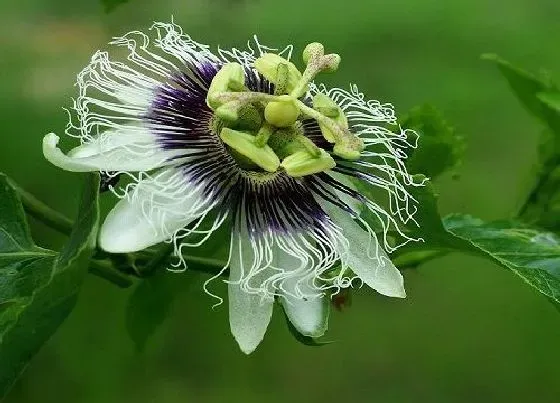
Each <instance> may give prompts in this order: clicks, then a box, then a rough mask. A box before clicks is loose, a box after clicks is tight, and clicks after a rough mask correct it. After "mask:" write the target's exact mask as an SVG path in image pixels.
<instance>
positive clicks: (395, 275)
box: [321, 203, 406, 298]
mask: <svg viewBox="0 0 560 403" xmlns="http://www.w3.org/2000/svg"><path fill="white" fill-rule="evenodd" d="M321 205H322V206H323V208H325V209H326V211H327V213H328V214H329V217H330V218H331V220H333V222H334V223H335V224H336V225H338V226H339V227H340V228H341V229H342V233H343V234H344V236H345V237H346V239H347V241H348V250H347V251H346V250H342V248H341V251H340V253H341V259H342V261H343V263H344V264H345V265H348V267H350V268H351V269H352V271H353V272H354V273H356V275H357V276H358V277H360V279H361V280H362V281H363V282H364V283H366V284H367V285H369V286H370V287H371V288H373V289H374V290H376V291H377V292H379V293H380V294H383V295H387V296H389V297H399V298H404V297H406V293H405V290H404V279H403V277H402V275H401V273H400V271H399V270H398V269H397V268H396V267H395V265H394V264H393V263H392V262H391V260H390V259H389V257H388V256H387V254H386V253H385V251H384V250H383V248H382V247H381V245H378V243H377V240H376V239H375V238H370V235H369V234H368V233H367V232H366V231H365V230H363V229H362V228H361V227H360V226H359V225H358V223H357V222H356V221H354V219H353V218H352V217H351V216H350V215H349V214H348V213H347V212H345V211H343V210H341V209H339V208H338V207H336V206H333V205H332V204H330V203H321ZM368 249H369V251H370V254H371V255H374V254H375V252H377V255H378V257H379V260H381V262H380V261H379V260H378V259H376V258H372V257H370V256H369V255H368Z"/></svg>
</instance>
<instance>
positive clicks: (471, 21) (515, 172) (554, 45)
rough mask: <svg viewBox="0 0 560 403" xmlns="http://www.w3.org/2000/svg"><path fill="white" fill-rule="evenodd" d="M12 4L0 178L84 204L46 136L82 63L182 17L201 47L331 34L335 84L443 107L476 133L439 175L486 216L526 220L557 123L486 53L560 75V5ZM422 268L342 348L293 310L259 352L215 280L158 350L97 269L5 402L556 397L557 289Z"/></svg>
mask: <svg viewBox="0 0 560 403" xmlns="http://www.w3.org/2000/svg"><path fill="white" fill-rule="evenodd" d="M1 9H2V24H1V25H0V54H1V55H2V56H1V57H0V72H1V75H0V80H1V81H0V82H1V87H0V88H1V91H0V108H1V109H0V110H1V112H0V114H1V119H2V120H1V121H2V129H3V131H2V142H1V146H0V170H1V171H4V172H5V173H7V174H8V175H10V176H12V177H13V178H14V179H15V180H17V181H19V182H20V183H21V184H22V185H24V186H25V187H26V188H27V189H28V190H30V191H32V192H34V193H36V194H37V195H38V196H39V197H41V198H42V199H44V200H45V201H47V202H48V203H49V204H51V205H53V206H56V207H58V208H60V210H62V211H64V212H66V213H68V214H73V212H74V210H75V208H76V205H77V199H78V196H79V177H78V175H72V174H69V173H66V172H62V171H60V170H58V169H56V168H54V167H52V166H50V165H49V164H47V163H46V162H45V161H44V160H43V158H42V154H41V147H40V144H41V139H42V136H43V135H44V134H46V133H47V132H49V131H55V132H57V133H59V134H60V133H62V132H63V130H64V126H65V124H66V114H65V112H64V111H63V110H62V109H61V108H62V107H63V106H70V105H71V97H72V96H74V95H75V87H73V83H74V80H75V74H76V73H77V72H78V71H79V70H80V69H81V68H82V67H83V66H84V65H85V64H87V62H88V60H89V57H90V55H91V53H92V52H94V51H95V50H96V49H98V48H99V47H104V46H105V45H104V44H105V43H107V41H108V40H109V39H110V37H111V36H113V35H118V34H121V33H124V32H126V31H129V30H133V29H146V28H147V27H148V26H149V25H150V23H151V21H153V20H164V21H169V20H170V18H171V15H174V17H175V21H176V22H177V23H179V24H180V25H182V26H183V28H184V29H185V31H186V32H188V33H189V34H191V36H192V37H193V38H194V39H195V40H198V41H200V42H206V43H209V44H211V45H218V44H220V45H222V46H224V47H229V46H232V45H235V46H243V44H244V43H245V41H246V40H247V39H248V38H250V37H251V35H252V34H254V33H257V34H258V35H259V37H260V39H261V42H262V43H266V44H271V45H278V46H280V45H282V44H286V43H293V44H294V45H295V46H296V49H298V50H299V51H301V49H302V47H303V46H304V45H305V44H306V43H307V42H310V41H317V40H318V41H321V42H323V43H325V44H326V46H327V49H328V50H330V51H335V52H338V53H340V54H341V55H342V60H343V62H342V64H341V68H340V70H339V72H338V73H337V74H336V75H333V76H329V77H326V81H327V82H328V83H336V84H337V85H339V86H345V85H346V83H347V82H348V81H352V82H356V83H358V84H359V85H360V88H361V89H362V90H363V91H364V92H365V93H366V94H367V95H368V96H369V97H372V98H376V99H379V100H381V101H386V102H392V103H394V104H395V106H396V107H397V110H398V111H400V112H401V113H404V112H406V111H407V110H408V109H409V108H410V107H412V106H414V105H417V104H421V103H424V102H430V103H432V104H434V105H435V106H437V107H438V108H440V109H441V110H442V111H443V112H444V114H445V115H446V116H447V118H448V120H449V121H450V122H451V123H452V124H454V125H455V126H456V127H457V129H458V131H459V132H460V133H462V134H463V135H464V136H465V138H466V141H467V144H468V150H467V153H466V156H465V160H464V164H463V165H462V167H461V168H459V169H458V172H457V173H458V176H457V177H453V175H451V174H449V175H447V176H446V177H443V178H441V179H439V180H438V181H437V187H438V190H439V191H440V193H441V199H440V204H441V208H442V211H443V212H445V213H447V212H469V213H472V214H473V215H475V216H478V217H480V218H483V219H498V218H507V217H510V216H512V215H513V214H514V213H515V209H516V208H517V207H518V206H519V204H520V202H521V200H522V199H523V196H524V194H525V193H526V191H527V189H528V188H529V186H530V184H531V169H532V166H533V164H534V161H535V157H536V144H537V135H538V133H539V130H540V128H539V126H538V124H536V123H535V122H534V121H532V120H531V118H530V117H529V116H528V115H527V114H526V113H525V112H524V111H523V110H522V108H521V107H520V105H518V103H517V101H516V100H515V99H514V97H513V95H512V94H511V93H510V92H509V90H508V88H507V86H506V84H505V82H504V81H503V80H502V79H501V77H500V76H499V74H498V73H497V71H496V70H495V68H494V67H493V66H492V65H490V64H489V63H488V62H483V61H481V60H480V59H479V55H480V54H481V53H483V52H496V53H498V54H500V55H501V56H503V57H504V58H506V59H509V60H511V61H513V62H515V63H517V64H519V65H522V66H524V67H526V68H529V69H533V70H538V69H539V68H540V67H541V66H546V67H547V68H548V69H549V70H550V71H551V72H553V73H556V77H557V78H558V77H560V52H559V49H560V47H559V44H560V24H559V23H558V21H559V17H560V3H559V2H558V1H556V0H509V1H508V2H498V1H494V2H490V1H486V0H455V1H450V2H445V1H442V0H393V1H382V0H369V1H364V0H344V1H334V0H333V1H324V0H323V1H319V0H307V1H301V0H276V1H265V0H235V1H234V0H229V1H228V0H159V1H157V2H148V1H146V0H130V2H129V3H128V4H125V5H123V6H122V7H120V8H118V9H117V10H116V11H115V12H114V13H112V14H109V15H107V14H105V13H104V12H103V8H102V6H101V5H100V4H99V3H98V2H97V1H96V0H88V1H75V0H73V1H70V0H19V1H17V2H16V1H14V2H8V1H4V2H3V4H2V7H1ZM299 51H298V53H299ZM66 144H69V143H66ZM103 202H104V203H105V204H108V205H110V204H111V203H112V200H111V197H110V196H109V195H106V196H104V200H103ZM33 230H34V233H35V235H36V238H37V240H38V241H39V243H40V244H41V245H44V246H47V247H56V246H57V245H59V244H60V242H61V241H62V239H61V238H60V237H59V236H58V235H57V234H55V233H54V232H51V231H49V230H48V229H46V228H44V227H43V226H41V225H39V224H37V223H33ZM219 244H220V240H214V242H213V245H216V246H219ZM169 275H172V274H169ZM405 277H406V285H407V290H408V298H407V299H406V300H404V301H402V300H392V299H388V298H383V297H380V296H378V295H375V294H374V293H373V292H370V291H369V290H366V289H363V290H361V291H360V292H357V293H356V294H355V297H354V301H353V306H352V307H351V309H347V310H345V311H343V312H342V313H338V312H334V313H333V314H332V317H331V325H330V331H329V334H328V336H327V338H328V339H330V340H336V343H334V344H330V345H328V346H325V347H321V348H312V347H305V346H302V345H300V344H298V343H297V342H296V341H294V340H293V338H292V337H291V336H290V334H289V333H288V331H287V329H286V326H285V323H284V319H283V318H282V315H280V314H279V312H277V314H276V315H275V317H274V318H273V323H272V324H271V326H270V327H269V331H268V333H267V336H266V338H265V341H264V342H263V343H262V345H261V346H260V347H259V348H258V350H257V351H256V352H255V353H254V354H253V355H251V356H249V357H247V356H245V355H243V354H242V353H241V352H240V351H239V350H238V348H237V345H236V344H235V342H234V340H233V338H232V337H231V335H230V334H229V325H228V320H227V305H223V306H221V307H218V308H217V309H215V310H212V309H211V305H212V304H213V303H214V300H212V299H210V298H208V297H207V296H206V295H205V294H204V293H203V292H202V290H201V284H202V282H203V281H204V280H205V277H204V276H199V275H187V276H178V277H177V281H178V282H181V283H184V291H183V292H181V294H180V296H179V298H178V299H177V300H176V303H175V305H174V306H173V309H172V313H171V316H170V317H169V318H168V320H167V321H166V322H165V323H164V324H163V326H162V327H161V328H160V329H159V330H158V332H157V334H156V335H155V337H153V338H152V339H151V340H150V341H149V343H148V346H147V348H146V350H145V351H144V352H143V353H138V352H137V351H136V349H135V347H134V345H133V343H132V342H131V341H130V340H129V338H128V336H127V333H126V329H125V319H124V318H125V308H126V304H127V299H128V298H129V296H130V293H131V290H121V289H117V288H116V287H115V286H113V285H111V284H108V283H106V282H104V281H103V280H100V279H98V278H94V277H91V276H89V278H88V280H87V282H86V284H85V286H84V289H83V292H82V294H81V297H80V301H79V303H78V306H77V308H76V309H75V311H74V312H73V313H72V315H71V316H70V317H69V319H68V320H67V321H66V322H65V323H64V325H63V326H62V327H61V329H60V330H59V331H58V333H57V334H56V335H55V336H54V337H53V338H52V339H51V340H50V341H49V342H48V343H47V344H46V345H45V346H44V348H43V349H42V350H41V352H40V353H39V354H38V356H37V357H36V358H35V359H34V360H33V361H32V362H31V364H30V366H29V367H28V369H27V371H26V372H25V374H24V376H23V377H22V378H21V379H20V381H19V382H18V383H17V384H16V386H15V387H14V389H13V390H12V392H11V394H10V395H9V396H8V398H7V399H6V401H7V402H8V403H44V402H55V401H58V402H71V403H81V402H84V403H113V402H119V403H121V402H135V403H147V402H158V403H167V402H169V403H177V402H197V403H211V402H212V403H213V402H236V401H244V402H270V403H273V402H309V403H312V402H342V401H345V402H347V401H349V402H382V403H390V402H472V401H478V402H557V401H559V399H560V382H559V381H558V380H559V379H560V366H559V365H558V363H559V362H560V348H558V341H559V340H560V316H559V314H558V312H556V311H555V309H554V307H553V306H552V305H551V304H549V303H548V302H547V301H546V299H545V298H544V297H542V296H540V295H538V294H537V292H536V291H534V290H533V289H531V288H529V287H527V286H525V285H524V284H523V282H522V281H521V280H520V279H518V278H516V277H514V276H513V275H512V274H511V273H510V272H507V271H505V270H503V269H500V268H499V267H497V266H494V265H493V264H491V263H489V262H486V261H483V260H479V259H475V258H471V257H466V256H463V255H458V254H457V255H450V256H447V257H445V258H441V259H438V260H437V261H433V262H430V263H428V264H425V265H424V266H422V267H420V268H419V269H418V270H415V271H407V272H406V273H405ZM218 291H219V292H221V293H222V295H223V294H224V290H223V288H221V289H220V288H219V287H218Z"/></svg>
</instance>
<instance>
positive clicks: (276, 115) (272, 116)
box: [264, 95, 299, 127]
mask: <svg viewBox="0 0 560 403" xmlns="http://www.w3.org/2000/svg"><path fill="white" fill-rule="evenodd" d="M298 116H299V109H298V107H297V106H296V104H295V102H294V99H293V98H292V97H290V96H288V95H283V96H280V97H278V100H277V101H271V102H269V103H268V104H267V105H266V108H265V109H264V118H265V119H266V121H267V122H268V123H270V124H271V125H273V126H276V127H289V126H292V125H293V124H294V123H295V122H296V120H297V117H298Z"/></svg>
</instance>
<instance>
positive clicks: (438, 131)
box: [400, 105, 465, 179]
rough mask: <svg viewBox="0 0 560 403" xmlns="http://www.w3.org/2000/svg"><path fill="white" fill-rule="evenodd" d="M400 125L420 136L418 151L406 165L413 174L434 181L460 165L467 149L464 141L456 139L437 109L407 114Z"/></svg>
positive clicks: (413, 150) (418, 108) (410, 156)
mask: <svg viewBox="0 0 560 403" xmlns="http://www.w3.org/2000/svg"><path fill="white" fill-rule="evenodd" d="M400 124H401V126H402V127H404V128H406V129H413V130H415V131H416V132H417V133H418V134H419V138H418V147H417V148H416V149H412V152H411V155H409V158H408V160H407V162H406V166H407V168H408V171H409V172H410V173H414V174H424V175H426V176H428V177H430V178H432V179H433V178H435V177H437V176H439V175H441V174H442V173H443V172H445V171H448V170H450V169H453V168H455V167H456V166H457V165H458V163H459V162H460V160H461V158H462V156H463V152H464V149H465V146H464V141H463V138H462V137H460V136H459V135H457V133H456V131H455V129H454V128H453V127H452V126H450V125H449V124H448V123H447V122H446V121H445V119H444V118H443V116H442V114H441V113H440V112H439V111H438V110H437V109H436V108H434V107H433V106H431V105H422V106H417V107H415V108H413V109H411V110H410V111H409V112H408V114H407V115H406V116H405V117H404V118H403V119H402V120H401V122H400ZM410 140H411V141H414V139H410Z"/></svg>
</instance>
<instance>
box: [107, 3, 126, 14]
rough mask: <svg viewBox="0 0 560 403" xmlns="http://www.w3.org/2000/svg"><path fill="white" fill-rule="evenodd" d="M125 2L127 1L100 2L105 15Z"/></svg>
mask: <svg viewBox="0 0 560 403" xmlns="http://www.w3.org/2000/svg"><path fill="white" fill-rule="evenodd" d="M127 2H128V0H101V4H103V7H104V8H105V12H106V13H110V12H112V11H113V10H114V9H115V8H117V7H118V6H120V5H122V4H124V3H127Z"/></svg>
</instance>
